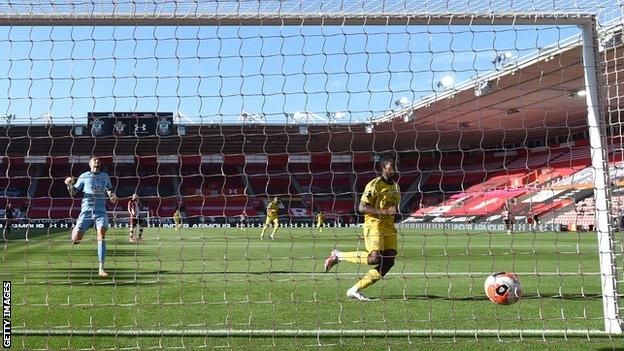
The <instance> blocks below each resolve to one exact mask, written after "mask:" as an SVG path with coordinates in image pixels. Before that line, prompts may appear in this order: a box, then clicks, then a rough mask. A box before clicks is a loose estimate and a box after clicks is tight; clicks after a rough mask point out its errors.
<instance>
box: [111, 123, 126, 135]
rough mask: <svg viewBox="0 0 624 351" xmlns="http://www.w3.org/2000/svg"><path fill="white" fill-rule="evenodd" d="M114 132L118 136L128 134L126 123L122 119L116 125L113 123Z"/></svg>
mask: <svg viewBox="0 0 624 351" xmlns="http://www.w3.org/2000/svg"><path fill="white" fill-rule="evenodd" d="M113 133H114V134H115V135H116V136H123V135H125V134H126V124H125V123H124V122H122V121H117V122H116V123H115V124H114V125H113Z"/></svg>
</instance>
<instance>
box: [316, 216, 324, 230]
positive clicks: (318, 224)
mask: <svg viewBox="0 0 624 351" xmlns="http://www.w3.org/2000/svg"><path fill="white" fill-rule="evenodd" d="M324 226H325V214H324V213H323V211H319V213H318V214H317V215H316V227H317V228H318V229H319V233H322V232H323V227H324Z"/></svg>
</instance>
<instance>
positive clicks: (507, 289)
mask: <svg viewBox="0 0 624 351" xmlns="http://www.w3.org/2000/svg"><path fill="white" fill-rule="evenodd" d="M483 288H484V289H485V294H486V295H487V297H488V299H490V300H491V301H492V302H494V303H497V304H499V305H511V304H514V303H516V302H518V300H519V299H520V297H521V296H522V287H521V286H520V280H519V279H518V276H516V275H515V274H513V273H510V272H501V273H494V274H492V275H490V276H489V277H487V279H486V280H485V284H484V285H483Z"/></svg>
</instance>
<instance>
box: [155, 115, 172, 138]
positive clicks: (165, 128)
mask: <svg viewBox="0 0 624 351" xmlns="http://www.w3.org/2000/svg"><path fill="white" fill-rule="evenodd" d="M156 124H157V126H158V135H169V134H171V121H170V120H168V119H167V118H165V117H160V118H158V122H156Z"/></svg>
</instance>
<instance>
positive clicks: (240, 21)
mask: <svg viewBox="0 0 624 351" xmlns="http://www.w3.org/2000/svg"><path fill="white" fill-rule="evenodd" d="M594 20H595V15H594V14H591V13H558V14H552V13H542V12H536V13H514V14H505V13H501V14H496V13H492V14H476V13H474V14H468V13H445V14H443V13H440V14H424V13H380V14H375V13H372V14H369V13H366V14H364V13H338V14H335V15H332V16H320V15H319V14H316V13H303V12H302V13H285V14H284V13H282V14H279V13H249V14H246V13H237V14H232V15H223V14H222V15H215V14H194V13H193V14H184V13H166V12H165V13H157V14H154V13H112V14H111V13H46V14H29V15H28V17H25V16H23V15H17V14H12V13H1V12H0V26H50V25H55V26H110V25H114V26H159V25H176V26H198V25H201V26H217V25H218V26H259V25H262V26H271V25H274V26H286V25H289V26H290V25H295V26H300V25H536V24H538V25H583V24H586V23H590V22H592V21H594Z"/></svg>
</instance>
